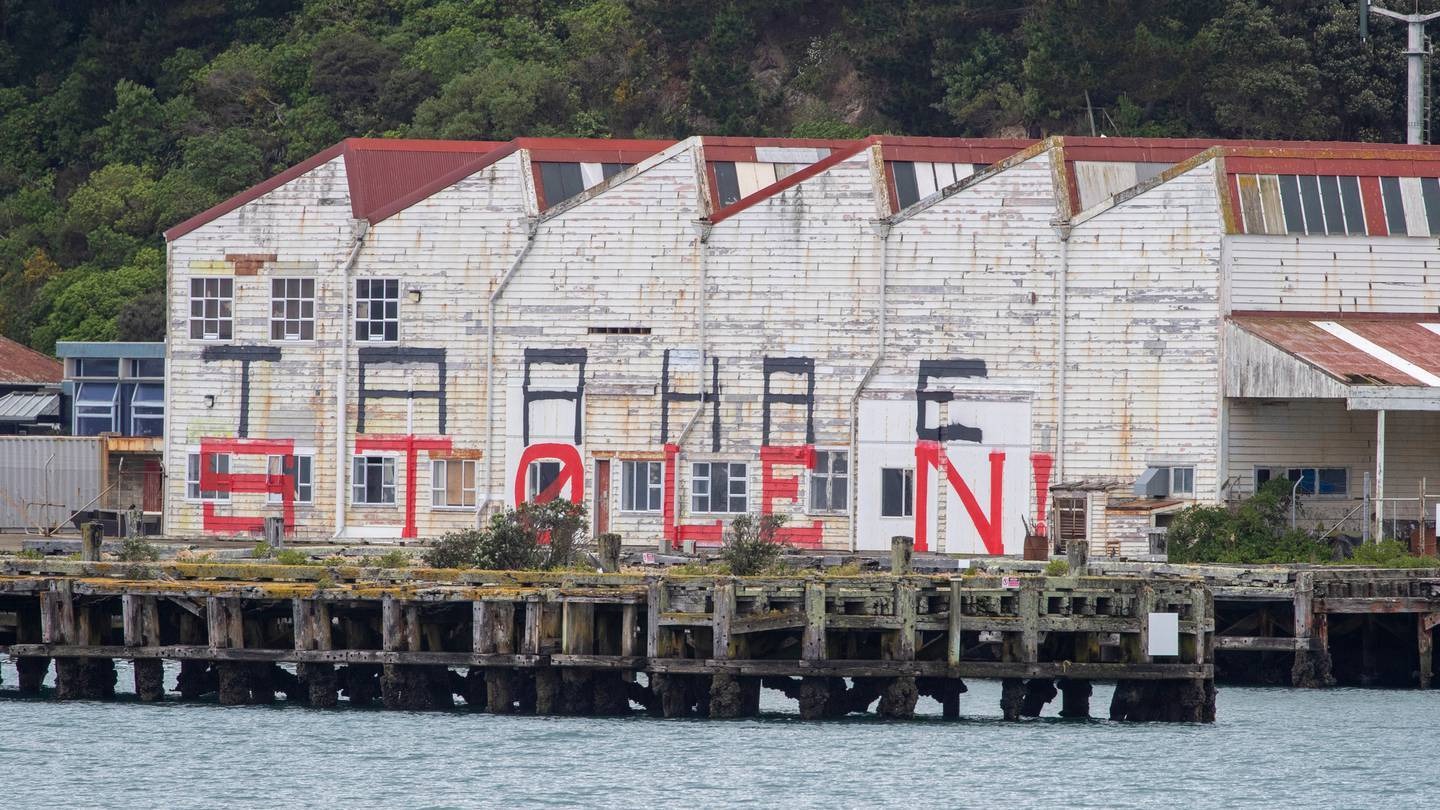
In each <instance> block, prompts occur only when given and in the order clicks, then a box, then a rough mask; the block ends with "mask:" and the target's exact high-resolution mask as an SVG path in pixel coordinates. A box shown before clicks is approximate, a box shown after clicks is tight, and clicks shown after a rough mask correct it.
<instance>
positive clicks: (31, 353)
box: [0, 336, 65, 385]
mask: <svg viewBox="0 0 1440 810" xmlns="http://www.w3.org/2000/svg"><path fill="white" fill-rule="evenodd" d="M64 377H65V365H64V364H63V363H61V362H60V361H59V360H56V359H55V358H53V357H51V356H50V355H48V354H41V353H40V352H37V351H35V350H34V349H32V348H30V347H28V346H24V345H21V344H19V343H16V342H15V341H13V340H11V339H9V338H7V337H3V336H0V385H59V384H60V380H61V379H63V378H64Z"/></svg>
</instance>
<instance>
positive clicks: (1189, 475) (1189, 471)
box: [1169, 467, 1195, 496]
mask: <svg viewBox="0 0 1440 810" xmlns="http://www.w3.org/2000/svg"><path fill="white" fill-rule="evenodd" d="M1169 491H1170V494H1171V495H1186V496H1189V495H1194V494H1195V468H1194V467H1171V468H1170V489H1169Z"/></svg>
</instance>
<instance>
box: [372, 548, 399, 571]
mask: <svg viewBox="0 0 1440 810" xmlns="http://www.w3.org/2000/svg"><path fill="white" fill-rule="evenodd" d="M366 565H373V566H375V567H376V568H409V567H410V555H409V554H406V553H405V552H403V551H401V550H400V549H398V548H397V549H392V550H390V551H387V552H385V553H384V554H381V555H380V556H379V557H368V558H366Z"/></svg>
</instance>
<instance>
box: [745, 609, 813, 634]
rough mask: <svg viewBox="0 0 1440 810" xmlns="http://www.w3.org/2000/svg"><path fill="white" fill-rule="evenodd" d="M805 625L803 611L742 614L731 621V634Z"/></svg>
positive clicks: (761, 631)
mask: <svg viewBox="0 0 1440 810" xmlns="http://www.w3.org/2000/svg"><path fill="white" fill-rule="evenodd" d="M804 626H805V616H804V614H801V613H780V614H776V615H758V616H741V617H739V618H736V619H734V620H732V621H731V622H730V633H731V635H737V636H738V635H744V634H746V633H763V632H766V631H768V630H790V629H794V628H801V627H804Z"/></svg>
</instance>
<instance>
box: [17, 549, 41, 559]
mask: <svg viewBox="0 0 1440 810" xmlns="http://www.w3.org/2000/svg"><path fill="white" fill-rule="evenodd" d="M15 556H16V558H18V559H21V560H43V559H45V555H44V554H43V553H42V552H41V551H40V550H39V549H35V548H27V549H23V550H21V551H17V552H15Z"/></svg>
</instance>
